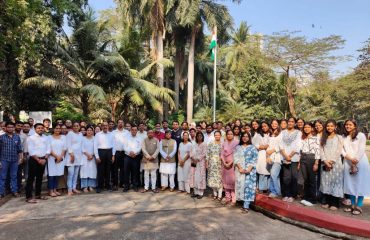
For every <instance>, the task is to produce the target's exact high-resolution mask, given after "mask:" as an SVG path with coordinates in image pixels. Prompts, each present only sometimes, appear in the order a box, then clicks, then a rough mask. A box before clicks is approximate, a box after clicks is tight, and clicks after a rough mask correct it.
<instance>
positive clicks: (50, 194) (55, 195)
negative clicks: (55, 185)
mask: <svg viewBox="0 0 370 240" xmlns="http://www.w3.org/2000/svg"><path fill="white" fill-rule="evenodd" d="M49 196H50V197H58V195H57V194H56V193H54V192H52V193H49Z"/></svg>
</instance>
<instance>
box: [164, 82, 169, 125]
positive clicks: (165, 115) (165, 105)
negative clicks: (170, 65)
mask: <svg viewBox="0 0 370 240" xmlns="http://www.w3.org/2000/svg"><path fill="white" fill-rule="evenodd" d="M164 81H165V84H164V87H166V88H170V81H169V79H168V77H166V78H165V80H164ZM168 111H169V105H168V103H167V102H165V103H163V118H164V119H168Z"/></svg>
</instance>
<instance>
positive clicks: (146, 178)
mask: <svg viewBox="0 0 370 240" xmlns="http://www.w3.org/2000/svg"><path fill="white" fill-rule="evenodd" d="M149 175H150V177H149ZM149 182H150V184H151V186H152V190H154V189H155V188H156V184H157V169H152V170H144V188H145V189H146V190H149Z"/></svg>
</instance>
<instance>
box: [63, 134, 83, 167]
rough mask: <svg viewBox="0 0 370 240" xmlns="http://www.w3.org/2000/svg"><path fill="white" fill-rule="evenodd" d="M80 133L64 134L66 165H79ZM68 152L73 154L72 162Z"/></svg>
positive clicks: (80, 159)
mask: <svg viewBox="0 0 370 240" xmlns="http://www.w3.org/2000/svg"><path fill="white" fill-rule="evenodd" d="M82 139H83V136H82V133H74V132H73V131H71V132H69V133H68V134H67V136H66V141H67V154H66V158H65V161H66V166H68V167H70V166H79V165H81V161H82ZM69 153H73V154H74V162H73V163H72V162H71V159H70V155H69Z"/></svg>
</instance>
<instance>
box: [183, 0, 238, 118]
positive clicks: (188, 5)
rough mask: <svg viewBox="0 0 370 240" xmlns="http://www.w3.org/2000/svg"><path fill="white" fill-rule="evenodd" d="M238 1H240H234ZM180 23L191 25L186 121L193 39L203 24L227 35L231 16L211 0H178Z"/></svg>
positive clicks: (190, 110) (190, 98) (191, 90)
mask: <svg viewBox="0 0 370 240" xmlns="http://www.w3.org/2000/svg"><path fill="white" fill-rule="evenodd" d="M234 2H240V1H234ZM176 13H177V19H178V20H179V22H180V25H182V26H186V27H191V29H192V31H191V34H190V45H189V60H188V101H187V121H188V122H191V121H192V118H193V93H194V65H195V47H196V46H195V40H196V37H197V35H198V34H199V31H202V29H203V26H205V25H207V26H208V27H209V28H210V29H212V28H213V27H214V26H217V28H218V29H219V33H220V35H221V36H222V35H225V36H226V35H227V30H228V29H230V28H231V27H232V18H231V16H230V14H229V12H228V9H227V7H226V6H224V5H222V4H218V3H216V1H213V0H194V1H189V0H179V5H178V7H177V10H176Z"/></svg>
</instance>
